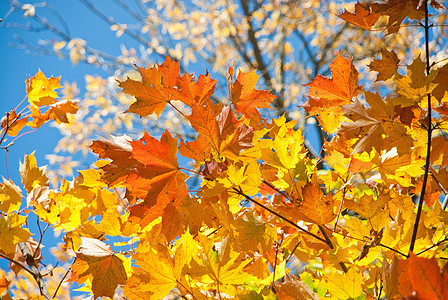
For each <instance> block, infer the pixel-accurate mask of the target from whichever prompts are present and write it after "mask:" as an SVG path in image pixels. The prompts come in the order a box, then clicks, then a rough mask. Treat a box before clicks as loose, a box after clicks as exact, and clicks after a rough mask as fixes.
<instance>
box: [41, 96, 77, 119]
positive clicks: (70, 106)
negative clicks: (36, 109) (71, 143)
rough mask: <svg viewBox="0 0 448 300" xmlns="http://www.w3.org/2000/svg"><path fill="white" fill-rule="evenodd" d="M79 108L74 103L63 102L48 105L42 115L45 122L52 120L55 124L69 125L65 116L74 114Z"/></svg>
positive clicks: (69, 101)
mask: <svg viewBox="0 0 448 300" xmlns="http://www.w3.org/2000/svg"><path fill="white" fill-rule="evenodd" d="M78 109H79V107H78V105H77V103H76V101H71V100H64V101H58V102H56V103H53V104H51V105H50V107H49V109H48V110H47V111H46V112H45V114H44V115H43V118H44V119H45V120H50V119H53V120H55V121H56V123H58V124H61V123H69V121H68V119H67V114H75V113H76V112H77V111H78Z"/></svg>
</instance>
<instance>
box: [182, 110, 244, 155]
mask: <svg viewBox="0 0 448 300" xmlns="http://www.w3.org/2000/svg"><path fill="white" fill-rule="evenodd" d="M187 118H188V120H189V121H190V123H191V125H192V126H193V128H194V129H195V130H196V131H197V132H198V133H199V137H198V138H197V139H196V141H194V142H190V143H186V144H184V145H183V146H181V150H182V152H183V154H184V155H185V156H187V157H190V158H195V157H196V158H198V157H201V158H202V159H203V160H201V161H205V160H208V159H210V156H209V154H211V155H212V156H214V157H215V158H216V159H218V160H220V159H221V156H227V157H229V158H232V159H235V158H236V157H237V156H238V154H239V153H240V151H242V150H245V149H248V148H251V147H252V137H253V129H252V128H251V127H248V126H247V125H245V124H244V123H240V122H238V121H236V119H235V117H234V115H233V111H232V108H231V107H230V106H224V107H221V106H211V105H207V106H204V107H202V106H201V107H196V109H195V110H193V112H192V113H191V115H190V116H187ZM207 142H208V145H207ZM193 146H201V147H202V148H199V149H197V148H193Z"/></svg>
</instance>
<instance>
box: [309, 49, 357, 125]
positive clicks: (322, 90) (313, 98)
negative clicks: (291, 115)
mask: <svg viewBox="0 0 448 300" xmlns="http://www.w3.org/2000/svg"><path fill="white" fill-rule="evenodd" d="M330 70H331V74H332V76H333V77H332V78H327V77H324V76H322V75H318V76H317V77H316V78H315V79H314V80H313V81H311V82H309V83H308V84H306V85H305V86H308V87H309V90H308V95H307V96H308V98H309V100H308V101H307V102H306V103H305V104H304V105H302V107H303V108H304V109H305V111H306V112H308V113H309V114H310V115H315V116H316V117H317V118H318V120H319V123H320V124H321V126H322V127H323V129H324V130H325V131H326V132H328V133H333V132H334V131H335V130H336V128H337V127H339V125H340V122H341V120H340V118H341V115H342V110H341V108H340V107H341V106H342V105H345V104H348V103H350V102H351V101H352V99H353V97H355V96H356V95H358V94H359V92H360V91H361V90H362V87H360V86H359V85H358V71H357V70H356V69H355V67H354V66H353V62H352V59H346V58H345V57H343V56H342V55H341V54H340V53H339V55H338V56H337V57H336V58H335V59H334V60H333V62H332V63H331V65H330Z"/></svg>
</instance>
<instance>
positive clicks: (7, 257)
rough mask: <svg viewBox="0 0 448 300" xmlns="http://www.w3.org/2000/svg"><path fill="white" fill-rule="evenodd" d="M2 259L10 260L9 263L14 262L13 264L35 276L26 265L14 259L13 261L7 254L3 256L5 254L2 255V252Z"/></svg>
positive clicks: (0, 255)
mask: <svg viewBox="0 0 448 300" xmlns="http://www.w3.org/2000/svg"><path fill="white" fill-rule="evenodd" d="M0 257H3V258H4V259H7V260H9V261H10V262H12V263H13V264H16V265H18V266H19V267H21V268H22V269H24V270H25V271H27V272H28V273H30V274H31V275H33V272H31V270H30V269H28V268H27V267H26V266H25V265H23V264H22V263H20V262H18V261H16V260H14V259H12V258H11V257H9V256H6V255H5V254H3V253H1V252H0Z"/></svg>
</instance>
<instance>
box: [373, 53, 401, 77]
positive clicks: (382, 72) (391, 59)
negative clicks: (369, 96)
mask: <svg viewBox="0 0 448 300" xmlns="http://www.w3.org/2000/svg"><path fill="white" fill-rule="evenodd" d="M381 54H382V58H381V59H374V60H373V61H372V62H371V63H370V64H369V65H367V66H368V67H369V68H370V71H376V72H378V75H377V77H376V79H375V81H384V80H387V79H389V78H391V77H392V76H393V75H394V74H395V73H396V72H397V70H398V63H399V62H400V60H399V59H398V57H397V54H395V52H394V51H393V50H391V51H388V50H387V49H385V48H383V49H381Z"/></svg>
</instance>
